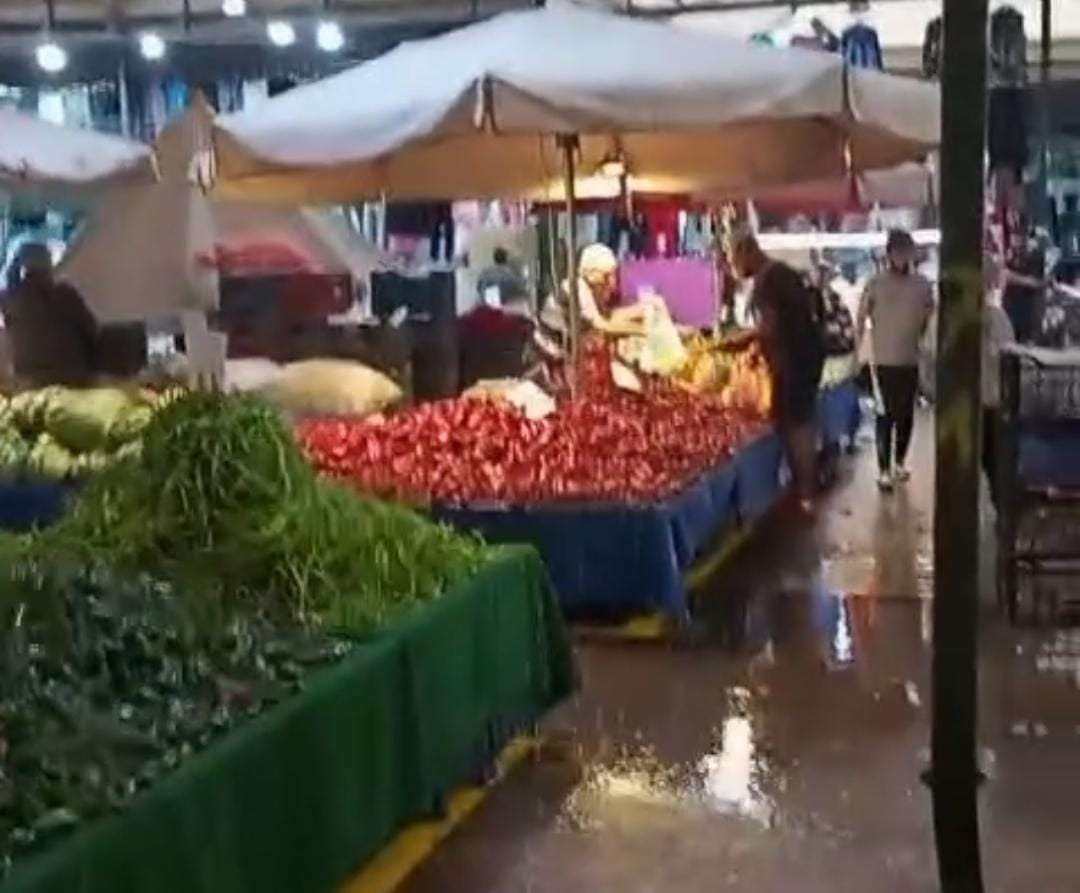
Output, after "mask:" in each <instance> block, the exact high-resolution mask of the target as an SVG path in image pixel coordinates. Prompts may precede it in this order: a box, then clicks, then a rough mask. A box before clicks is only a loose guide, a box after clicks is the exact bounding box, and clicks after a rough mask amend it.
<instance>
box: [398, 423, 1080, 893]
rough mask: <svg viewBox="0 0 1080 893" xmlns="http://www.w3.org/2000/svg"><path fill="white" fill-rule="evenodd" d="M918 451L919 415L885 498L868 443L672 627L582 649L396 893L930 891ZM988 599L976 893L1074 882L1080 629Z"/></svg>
mask: <svg viewBox="0 0 1080 893" xmlns="http://www.w3.org/2000/svg"><path fill="white" fill-rule="evenodd" d="M930 448H931V444H930V431H929V426H928V425H927V424H923V425H922V426H921V429H920V431H919V434H918V438H917V443H916V453H917V455H916V461H915V462H914V466H915V469H916V474H915V477H914V479H913V480H912V481H911V482H910V483H909V484H908V485H907V487H906V490H905V491H902V492H899V493H897V494H894V495H892V496H889V497H887V498H882V497H880V496H879V494H878V493H877V492H876V489H875V488H874V485H873V475H874V472H873V468H872V462H871V459H870V455H869V454H870V451H869V449H868V448H864V449H863V450H862V452H861V455H860V456H859V457H857V458H855V459H853V460H851V461H850V462H849V463H848V469H847V472H846V474H845V475H844V478H843V479H842V480H841V482H840V484H839V485H838V486H837V488H836V489H835V490H834V492H833V494H832V495H831V497H830V498H829V500H828V501H827V504H826V506H825V507H824V509H823V512H822V517H821V519H820V521H819V523H818V525H817V527H816V528H815V529H799V530H796V529H794V528H785V527H784V526H783V525H776V526H774V527H773V528H772V529H769V530H766V531H763V533H762V536H760V537H759V538H758V539H757V540H756V542H755V543H754V544H753V545H752V546H751V547H750V548H749V549H748V550H747V551H746V553H745V554H744V555H743V556H741V558H740V559H739V560H738V561H737V562H736V565H735V566H734V567H733V568H731V569H729V570H728V571H726V572H725V573H724V574H723V576H722V579H720V580H718V581H716V583H715V585H714V586H713V590H714V591H711V592H708V593H707V594H706V598H705V599H704V601H703V607H702V612H701V613H702V617H703V619H702V623H701V628H700V629H699V630H698V631H697V634H696V635H692V636H690V637H688V640H687V641H681V642H679V643H665V644H660V643H657V644H622V645H620V644H615V643H611V642H602V643H599V642H588V643H586V642H582V643H580V644H579V659H580V662H581V667H582V671H583V676H584V685H583V687H582V691H581V693H580V694H579V696H578V697H576V698H575V699H574V700H573V702H572V703H569V704H567V705H566V706H565V707H563V708H561V709H560V710H559V711H557V712H556V713H555V714H553V715H552V716H551V717H550V718H549V719H548V721H547V722H546V723H545V732H546V733H547V734H548V736H549V742H550V743H549V744H548V745H547V746H546V747H545V748H544V750H543V752H542V753H541V755H540V756H539V757H538V758H537V759H536V760H534V761H532V762H529V763H527V764H526V765H524V766H523V767H521V768H520V769H518V770H517V771H516V772H515V773H514V774H513V775H511V777H510V778H508V779H507V780H505V781H504V782H503V783H502V784H500V785H499V786H498V787H497V788H496V789H495V790H494V791H493V792H492V794H491V796H490V797H489V799H488V800H487V801H486V802H485V804H484V805H483V807H482V808H481V809H480V810H479V811H478V812H477V813H476V814H475V815H474V816H473V817H472V818H470V819H469V820H468V821H467V822H466V823H465V824H464V825H463V826H462V827H461V828H460V829H459V830H458V831H457V832H456V833H455V834H454V835H453V836H452V837H451V838H450V839H449V841H447V843H446V844H445V845H444V846H443V847H442V848H441V849H440V850H439V851H438V852H437V853H436V854H435V856H434V857H433V858H432V859H431V860H429V861H428V862H427V863H426V864H425V865H423V866H422V867H421V868H420V869H419V870H418V871H417V873H416V874H415V875H414V876H413V878H412V879H411V880H410V882H408V883H407V884H406V886H405V890H406V893H450V891H454V893H458V891H460V893H616V891H618V893H652V891H663V893H689V891H714V890H725V891H736V893H742V891H746V893H749V891H754V893H764V891H769V893H772V891H778V893H779V891H784V893H786V891H801V893H875V891H905V893H906V891H920V893H921V891H933V890H936V889H937V885H936V880H935V861H934V850H933V840H932V836H931V816H930V798H929V795H928V793H927V791H926V790H925V789H924V788H923V787H922V785H921V784H920V782H919V773H920V772H921V771H922V770H923V769H924V768H925V764H926V760H927V746H928V722H929V717H928V711H927V701H928V688H927V686H928V672H929V642H930V635H931V617H930V595H931V592H930V590H931V585H932V583H931V576H932V568H931V564H930V537H931V526H930V525H931V518H930V505H931V498H930V490H931V487H932V477H933V475H932V470H931V463H930ZM985 576H986V575H984V577H985ZM986 582H987V583H988V582H989V581H988V580H987V581H986ZM984 588H986V589H987V590H989V586H988V585H986V586H985V587H984ZM986 601H987V606H986V608H985V610H984V612H983V614H984V616H983V630H982V645H981V673H982V677H981V710H982V714H981V739H982V744H983V747H984V751H983V764H984V768H985V770H986V772H987V773H988V776H989V780H988V782H987V784H986V786H985V787H984V789H983V793H982V795H981V805H982V814H981V821H982V835H983V851H984V866H985V869H984V870H985V877H986V889H987V890H988V891H1001V893H1006V891H1008V893H1036V891H1037V893H1072V891H1080V848H1077V841H1080V631H1071V632H1070V631H1068V630H1063V631H1062V630H1054V629H1048V628H1042V629H1035V630H1032V629H1028V630H1024V631H1017V630H1015V629H1010V628H1009V627H1008V626H1007V625H1006V624H1005V623H1004V622H1003V621H1002V620H1000V619H998V617H997V615H996V612H995V610H994V608H993V605H992V603H991V602H992V600H991V599H989V598H988V599H986Z"/></svg>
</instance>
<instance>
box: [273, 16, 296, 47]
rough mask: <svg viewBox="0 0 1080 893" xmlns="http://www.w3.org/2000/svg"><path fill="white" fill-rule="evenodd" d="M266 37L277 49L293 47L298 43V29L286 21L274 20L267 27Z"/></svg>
mask: <svg viewBox="0 0 1080 893" xmlns="http://www.w3.org/2000/svg"><path fill="white" fill-rule="evenodd" d="M266 36H267V37H269V38H270V43H272V44H273V45H274V46H276V47H291V46H292V45H293V44H294V43H296V29H295V28H294V27H293V26H292V25H291V24H290V23H289V22H286V21H285V20H284V19H274V20H273V21H272V22H270V23H269V24H268V25H267V26H266Z"/></svg>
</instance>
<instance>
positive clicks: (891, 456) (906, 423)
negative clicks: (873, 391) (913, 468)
mask: <svg viewBox="0 0 1080 893" xmlns="http://www.w3.org/2000/svg"><path fill="white" fill-rule="evenodd" d="M877 378H878V386H879V387H880V388H881V402H882V403H884V404H885V406H884V410H885V411H884V412H880V413H878V417H877V454H878V468H879V469H880V470H881V471H883V472H884V471H889V470H890V469H891V468H892V466H893V461H894V460H895V462H896V464H897V465H903V464H904V460H905V459H906V458H907V452H908V447H909V446H911V434H912V432H913V431H914V430H915V396H916V394H917V393H918V390H919V368H918V366H878V367H877ZM894 448H895V451H894Z"/></svg>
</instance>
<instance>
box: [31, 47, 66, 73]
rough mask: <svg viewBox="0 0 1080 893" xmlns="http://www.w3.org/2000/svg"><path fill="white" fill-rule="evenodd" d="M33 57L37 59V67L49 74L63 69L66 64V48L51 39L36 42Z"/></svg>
mask: <svg viewBox="0 0 1080 893" xmlns="http://www.w3.org/2000/svg"><path fill="white" fill-rule="evenodd" d="M34 58H36V59H37V64H38V67H39V68H40V69H41V70H42V71H47V72H49V74H56V73H57V72H59V71H63V70H64V69H65V68H67V64H68V54H67V50H65V49H64V48H63V47H62V46H60V44H58V43H56V42H55V41H53V40H46V41H45V42H44V43H41V44H38V47H37V49H36V50H34Z"/></svg>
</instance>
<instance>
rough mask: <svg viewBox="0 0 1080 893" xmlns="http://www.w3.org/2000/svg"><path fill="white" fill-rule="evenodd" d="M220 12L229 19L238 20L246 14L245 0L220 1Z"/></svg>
mask: <svg viewBox="0 0 1080 893" xmlns="http://www.w3.org/2000/svg"><path fill="white" fill-rule="evenodd" d="M221 12H222V14H223V15H225V16H227V17H228V18H230V19H238V18H240V16H242V15H244V14H245V13H246V12H247V0H221Z"/></svg>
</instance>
